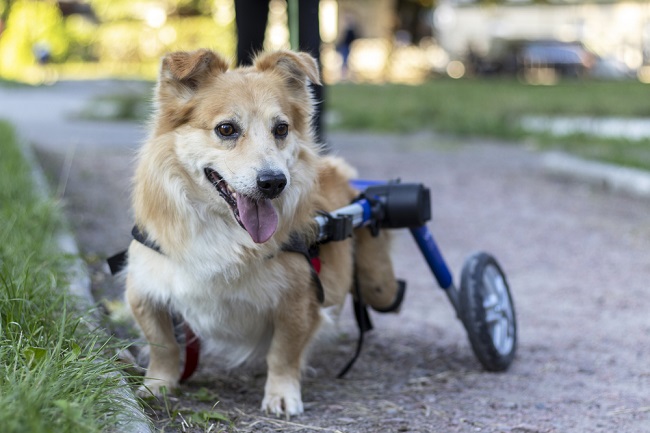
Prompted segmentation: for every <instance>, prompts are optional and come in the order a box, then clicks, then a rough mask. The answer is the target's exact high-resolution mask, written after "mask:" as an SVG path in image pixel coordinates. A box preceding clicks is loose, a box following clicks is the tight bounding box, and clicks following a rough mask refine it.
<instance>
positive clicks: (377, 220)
mask: <svg viewBox="0 0 650 433" xmlns="http://www.w3.org/2000/svg"><path fill="white" fill-rule="evenodd" d="M351 184H352V186H353V187H354V188H356V189H357V190H359V191H362V193H361V194H360V195H359V197H358V198H357V199H355V200H354V201H353V202H352V203H351V204H350V205H348V206H345V207H342V208H340V209H337V210H335V211H333V212H330V213H329V214H323V215H319V216H317V217H316V221H317V222H318V225H319V238H318V240H319V242H328V241H337V240H343V239H345V238H347V237H349V236H351V235H352V231H353V229H355V228H358V227H368V229H369V230H370V231H371V232H372V233H373V234H374V235H376V234H377V233H378V231H379V230H380V229H399V228H408V229H409V230H410V232H411V234H412V236H413V238H414V240H415V242H416V244H417V246H418V248H419V249H420V252H421V253H422V256H423V257H424V259H425V261H426V263H427V264H428V266H429V268H430V269H431V272H432V273H433V275H434V277H435V279H436V281H437V283H438V286H439V287H440V288H441V289H442V290H444V292H445V293H446V295H447V297H448V298H449V301H450V302H451V305H452V306H453V308H454V310H455V312H456V316H457V317H458V318H459V319H460V321H461V323H462V324H463V325H464V327H465V330H466V331H467V335H468V337H469V341H470V344H471V347H472V350H473V352H474V354H475V355H476V357H477V358H478V360H479V362H480V363H481V364H482V365H483V367H484V368H485V369H486V370H488V371H504V370H506V369H507V368H508V367H509V366H510V364H511V362H512V360H513V359H514V356H515V351H516V347H517V322H516V317H515V309H514V304H513V301H512V295H511V294H510V289H509V286H508V283H507V280H506V276H505V274H504V272H503V270H502V269H501V267H500V266H499V264H498V262H497V261H496V259H495V258H494V257H493V256H492V255H490V254H489V253H486V252H478V253H475V254H473V255H471V256H470V257H469V258H468V259H467V260H466V261H465V263H464V266H463V268H462V271H461V277H460V287H459V288H457V287H456V286H455V285H454V282H453V277H452V274H451V272H450V271H449V268H448V267H447V264H446V263H445V260H444V259H443V257H442V255H441V253H440V250H439V249H438V246H437V245H436V242H435V240H434V238H433V236H432V234H431V232H430V231H429V229H428V228H427V226H426V223H427V221H429V220H430V219H431V200H430V192H429V189H428V188H426V187H424V186H423V185H422V184H411V183H400V182H399V181H392V182H388V183H387V182H377V181H367V180H354V181H352V182H351ZM404 289H405V283H404V282H400V288H399V293H398V296H397V298H398V301H397V303H400V302H401V298H402V297H403V294H404ZM355 295H356V299H355V301H354V313H355V316H356V319H357V323H358V325H359V331H360V334H359V341H358V345H357V352H356V354H355V356H354V358H353V359H352V360H351V361H350V362H349V363H348V365H347V366H346V367H345V368H344V369H343V370H342V371H341V373H340V374H339V377H342V376H343V375H345V374H346V373H347V371H348V370H349V369H350V368H351V367H352V365H353V364H354V362H355V360H356V358H357V357H358V355H359V353H360V351H361V346H362V343H363V334H364V332H366V331H367V330H369V329H372V324H371V322H370V318H369V315H368V312H367V308H366V306H365V305H364V304H363V301H362V300H361V299H360V294H359V292H358V287H357V288H356V293H355Z"/></svg>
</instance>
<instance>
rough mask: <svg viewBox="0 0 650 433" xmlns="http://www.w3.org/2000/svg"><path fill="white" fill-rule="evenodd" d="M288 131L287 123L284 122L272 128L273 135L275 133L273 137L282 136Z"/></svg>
mask: <svg viewBox="0 0 650 433" xmlns="http://www.w3.org/2000/svg"><path fill="white" fill-rule="evenodd" d="M288 133H289V125H287V124H286V123H279V124H277V125H276V126H275V129H274V130H273V135H275V138H284V137H286V136H287V134H288Z"/></svg>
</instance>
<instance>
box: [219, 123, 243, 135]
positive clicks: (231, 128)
mask: <svg viewBox="0 0 650 433" xmlns="http://www.w3.org/2000/svg"><path fill="white" fill-rule="evenodd" d="M214 131H215V132H216V133H217V135H219V136H220V137H223V138H236V137H237V135H238V134H237V128H235V125H233V124H232V123H222V124H220V125H217V127H216V128H214Z"/></svg>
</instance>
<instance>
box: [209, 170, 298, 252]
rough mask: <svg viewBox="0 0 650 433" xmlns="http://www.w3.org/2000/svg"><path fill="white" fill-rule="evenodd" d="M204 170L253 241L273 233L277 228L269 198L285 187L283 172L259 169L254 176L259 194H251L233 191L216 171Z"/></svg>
mask: <svg viewBox="0 0 650 433" xmlns="http://www.w3.org/2000/svg"><path fill="white" fill-rule="evenodd" d="M204 173H205V177H206V178H207V179H208V181H210V183H211V184H212V185H213V186H214V187H215V189H216V190H217V192H218V193H219V195H220V196H221V197H222V198H223V199H224V200H225V202H226V203H228V206H230V209H231V210H232V213H233V216H234V217H235V220H236V221H237V223H239V225H240V226H241V227H242V228H243V229H244V230H246V231H247V232H248V234H249V235H250V236H251V238H252V239H253V241H254V242H255V243H258V244H261V243H264V242H266V241H268V240H269V239H270V238H271V236H273V233H275V230H276V229H277V228H278V214H277V212H276V211H275V208H274V207H273V204H272V203H271V199H272V198H276V197H277V196H278V195H280V193H282V191H283V190H284V188H285V187H286V185H287V178H286V177H285V176H284V174H281V175H278V174H277V173H276V172H270V174H269V173H267V172H261V173H260V175H258V177H257V187H258V190H259V193H260V196H261V197H250V196H247V195H244V194H240V193H238V192H237V191H235V190H234V188H232V187H231V186H230V185H229V184H228V182H226V181H225V179H224V178H223V177H222V176H221V175H220V174H219V173H218V172H217V171H216V170H213V169H212V168H210V167H206V168H205V169H204ZM265 173H266V174H265ZM264 174H265V175H264ZM263 175H264V176H263Z"/></svg>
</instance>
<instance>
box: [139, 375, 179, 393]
mask: <svg viewBox="0 0 650 433" xmlns="http://www.w3.org/2000/svg"><path fill="white" fill-rule="evenodd" d="M176 388H178V382H172V381H169V380H161V379H147V380H145V381H144V385H142V386H141V387H140V388H138V390H137V391H136V394H137V396H138V397H141V398H147V397H151V396H153V397H161V396H163V395H165V394H168V393H170V392H172V391H174V390H175V389H176Z"/></svg>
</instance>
